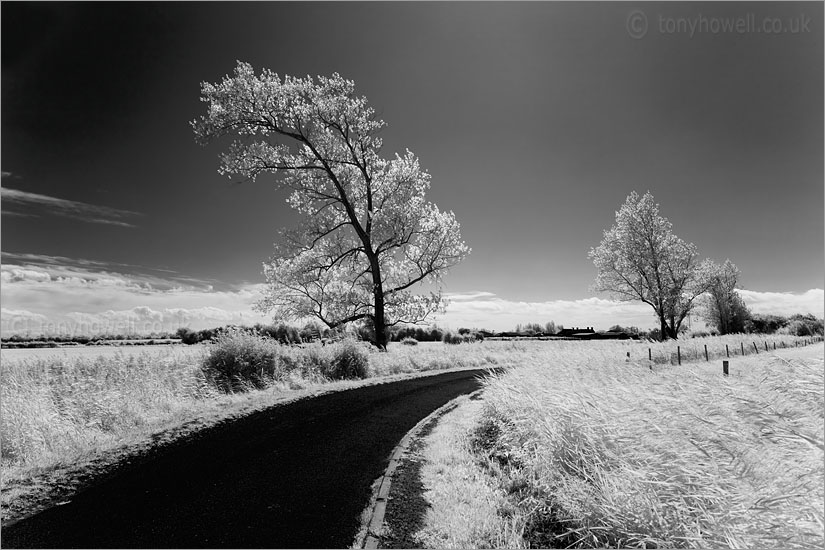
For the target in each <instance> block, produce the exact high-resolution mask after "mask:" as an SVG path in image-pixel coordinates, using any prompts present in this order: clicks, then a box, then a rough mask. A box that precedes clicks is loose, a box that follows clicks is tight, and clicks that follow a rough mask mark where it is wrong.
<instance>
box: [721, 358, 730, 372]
mask: <svg viewBox="0 0 825 550" xmlns="http://www.w3.org/2000/svg"><path fill="white" fill-rule="evenodd" d="M722 374H723V375H724V376H727V375H728V374H729V372H728V362H727V361H722Z"/></svg>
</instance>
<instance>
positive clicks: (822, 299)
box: [738, 288, 825, 317]
mask: <svg viewBox="0 0 825 550" xmlns="http://www.w3.org/2000/svg"><path fill="white" fill-rule="evenodd" d="M738 292H739V294H740V295H741V296H742V299H743V300H744V301H745V304H746V305H747V306H748V308H749V309H750V310H751V312H753V313H772V314H774V315H793V314H795V313H813V314H814V315H816V316H817V317H822V316H823V309H825V292H824V291H823V289H821V288H812V289H810V290H808V291H806V292H802V293H796V294H795V293H791V292H756V291H753V290H739V291H738Z"/></svg>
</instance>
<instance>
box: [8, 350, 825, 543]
mask: <svg viewBox="0 0 825 550" xmlns="http://www.w3.org/2000/svg"><path fill="white" fill-rule="evenodd" d="M809 342H811V340H810V339H807V340H806V339H803V338H795V337H791V336H760V337H759V338H758V339H757V338H755V337H753V336H751V335H747V336H744V335H743V336H741V337H737V336H731V337H724V338H720V337H715V338H705V339H686V340H680V341H677V342H667V343H651V342H639V341H591V342H577V341H530V342H518V341H484V342H477V343H462V344H457V345H447V344H443V343H441V342H422V343H419V344H417V345H404V344H401V343H392V344H391V345H390V347H389V350H388V352H387V353H379V352H377V351H375V350H374V349H372V348H371V347H370V346H368V345H366V344H353V343H337V344H332V345H327V346H325V347H322V346H320V345H319V344H311V345H306V346H305V347H303V348H299V347H290V346H280V345H278V344H275V343H271V342H264V343H263V344H261V343H260V342H258V343H257V344H255V345H256V346H258V348H256V351H255V354H257V355H254V354H253V355H254V357H257V359H256V360H258V359H261V358H263V360H265V361H266V362H267V364H268V365H269V364H271V365H274V367H273V368H272V369H270V371H271V372H270V373H269V374H267V373H264V372H263V369H262V370H261V377H260V378H257V379H256V383H255V384H252V385H243V384H240V385H239V384H226V383H225V382H226V381H224V383H223V384H221V383H220V380H218V379H217V378H216V376H215V372H214V369H213V370H210V369H209V368H205V365H210V364H215V363H216V362H220V361H222V359H221V356H220V355H217V356H216V355H214V354H213V352H214V350H215V346H211V345H208V344H202V345H193V346H177V345H176V346H162V347H159V349H152V348H149V347H142V348H129V349H122V348H121V349H117V348H94V349H92V348H82V347H75V348H66V349H42V350H3V352H2V361H0V376H2V386H0V407H2V411H0V445H2V450H3V455H2V489H3V502H4V506H5V505H7V504H8V503H7V501H8V500H9V499H14V498H15V495H17V494H18V492H17V491H19V490H20V487H21V484H23V485H25V483H27V481H26V480H30V479H32V478H34V477H36V476H41V477H42V476H44V475H46V476H49V475H51V474H50V472H55V471H57V472H59V471H60V470H61V469H62V468H68V467H70V466H72V465H76V464H79V463H83V462H84V461H89V460H91V459H93V458H94V457H96V456H99V455H100V454H101V453H105V452H107V451H110V450H117V449H124V448H125V449H128V448H129V446H130V445H139V444H146V442H149V443H150V444H151V443H152V442H153V441H154V440H155V439H157V436H158V434H162V433H166V431H169V430H172V431H173V430H174V429H175V427H176V426H181V425H186V424H193V423H194V424H195V425H204V424H205V423H208V422H210V421H219V420H220V419H222V418H227V417H231V416H233V415H238V414H244V412H245V411H246V412H248V411H250V410H256V409H260V408H262V407H266V406H270V405H272V404H274V403H278V402H283V401H284V400H289V399H292V398H297V397H301V396H305V395H311V394H313V393H317V392H323V391H335V390H338V389H343V388H349V387H355V386H359V385H365V384H374V383H381V382H384V381H390V380H396V379H400V378H405V377H409V376H420V375H426V372H427V371H439V372H440V371H443V370H446V369H460V368H476V367H484V366H503V367H508V370H507V372H506V373H505V374H503V375H499V376H496V377H493V378H491V379H490V380H489V381H488V384H487V387H486V390H485V394H484V401H483V403H484V406H483V407H482V408H479V410H480V412H479V413H478V415H477V418H475V419H474V420H473V422H472V425H473V428H472V429H471V434H470V437H469V439H468V440H469V441H471V445H470V447H468V449H467V450H466V451H467V452H468V453H469V454H470V455H472V456H473V457H474V458H473V460H476V461H477V463H478V464H483V465H484V467H483V469H484V472H485V473H484V475H485V477H486V478H488V479H487V482H488V485H490V487H488V489H485V491H486V492H485V493H484V494H488V496H489V494H493V493H495V495H498V496H497V497H496V499H497V500H496V502H498V503H499V505H498V511H497V514H498V517H499V519H500V522H501V526H502V527H501V531H500V532H497V533H494V534H493V535H490V533H489V531H490V529H493V531H495V521H494V519H495V517H496V513H493V514H492V516H489V514H488V516H489V517H488V519H485V522H486V523H485V525H487V527H488V529H487V532H488V533H487V535H485V536H486V538H485V539H484V541H480V540H469V541H464V542H465V543H469V544H471V545H484V546H489V545H491V544H492V545H494V546H497V547H526V546H532V547H535V546H604V545H608V546H622V545H625V546H640V547H643V546H645V545H647V546H662V545H665V546H688V547H691V546H723V547H725V546H736V545H744V546H754V545H756V546H764V545H777V544H781V545H782V546H789V547H792V546H799V547H805V546H806V545H808V543H809V542H810V541H812V540H814V537H816V536H818V537H819V538H818V539H816V541H820V542H821V537H822V517H823V514H822V504H823V493H822V485H823V481H825V479H824V478H823V454H822V451H823V442H822V432H823V428H825V426H823V370H822V359H821V357H822V354H821V351H822V350H821V344H817V346H816V347H815V348H811V347H800V349H799V350H796V349H784V350H783V347H785V348H795V346H801V345H803V344H806V343H809ZM726 344H727V346H728V347H727V349H726V348H725V345H726ZM774 345H776V347H777V350H779V351H777V352H774ZM346 346H350V348H352V346H355V347H356V348H357V349H354V352H357V353H356V355H358V356H363V357H365V358H366V361H367V362H366V365H365V370H364V371H363V373H362V375H359V376H358V377H357V378H359V379H357V380H335V379H334V378H335V376H331V375H330V373H331V372H333V371H334V369H332V367H333V366H334V365H335V361H336V357H339V356H341V355H342V352H344V351H346V350H345V348H346ZM677 346H679V352H678V353H677V351H676V349H677V348H676V347H677ZM705 346H707V349H708V358H709V359H710V361H707V362H706V361H705V355H704V353H705V351H704V350H705ZM766 347H767V348H768V349H769V351H770V353H766V352H765V351H764V350H765V348H766ZM743 348H744V349H746V356H744V357H742V356H741V355H735V354H734V351H733V350H734V349H736V350H741V349H743ZM227 349H229V350H231V349H233V348H231V347H229V348H226V347H224V351H226V350H227ZM811 349H816V350H818V353H819V355H818V357H819V362H818V364H817V363H814V364H810V363H809V362H805V361H801V360H797V359H796V358H795V356H794V354H795V353H797V354H803V355H804V354H808V355H810V354H811ZM757 352H758V355H757ZM347 353H353V349H350V350H349V352H347ZM347 353H343V355H344V356H346V355H347ZM210 354H212V355H211V356H212V359H211V360H210V361H211V363H210V362H209V361H207V358H208V357H210ZM233 354H234V352H230V353H229V355H233ZM728 354H730V355H731V357H730V359H729V361H730V364H731V366H730V376H728V377H724V376H722V372H721V358H723V357H727V355H728ZM679 356H681V358H682V365H681V366H678V365H677V364H676V363H677V362H678V357H679ZM648 357H652V358H653V360H652V361H650V360H649V359H648ZM250 361H252V360H251V359H250ZM252 362H253V363H254V361H252ZM242 363H243V362H242ZM244 364H245V363H244ZM256 364H257V363H256ZM330 369H332V370H330ZM333 374H334V373H333ZM459 463H460V461H457V462H455V465H456V467H458V468H466V464H464V465H463V466H462V465H460V464H459ZM445 472H446V473H444V476H447V477H450V468H449V467H446V470H445ZM465 475H466V473H456V475H455V476H453V477H461V478H462V479H466V477H462V476H465ZM442 477H443V476H442ZM464 483H466V482H465V481H462V484H464ZM9 489H11V490H9ZM468 498H470V497H468ZM485 498H486V497H485ZM465 500H466V499H465ZM467 504H468V506H469V507H470V508H472V507H473V503H472V502H468V503H467ZM490 517H492V518H493V519H492V520H491V519H490ZM491 522H492V523H491ZM491 525H492V526H491ZM471 531H472V530H471ZM433 537H434V538H433V539H432V540H440V539H438V538H437V534H436V535H433ZM491 541H492V542H491Z"/></svg>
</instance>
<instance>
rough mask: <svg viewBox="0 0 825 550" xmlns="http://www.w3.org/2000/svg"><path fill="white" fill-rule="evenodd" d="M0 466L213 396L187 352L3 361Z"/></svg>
mask: <svg viewBox="0 0 825 550" xmlns="http://www.w3.org/2000/svg"><path fill="white" fill-rule="evenodd" d="M0 369H1V370H0V374H2V385H0V445H2V464H3V466H9V465H30V466H33V467H34V466H45V465H47V464H49V463H50V462H54V461H59V460H65V459H67V458H68V457H73V456H76V455H77V454H78V453H82V452H84V451H88V450H89V449H94V448H98V447H101V446H106V445H107V444H109V443H112V442H113V441H116V440H117V439H118V437H119V436H120V435H121V434H124V433H127V432H130V431H135V430H139V429H140V428H142V427H144V426H147V425H151V424H153V423H156V422H157V421H158V420H160V419H165V418H169V417H172V416H174V415H175V414H176V413H178V412H181V411H183V410H188V409H191V408H192V406H193V405H194V404H195V403H196V402H198V401H201V400H204V399H208V398H210V397H212V396H214V395H215V393H216V392H215V389H214V388H213V387H212V386H210V384H208V382H207V380H206V377H205V376H204V375H203V372H202V370H201V367H200V363H199V357H198V356H197V355H193V354H191V353H186V354H177V353H175V352H172V351H171V350H170V352H169V353H166V354H163V355H160V354H157V355H152V354H147V353H139V354H129V353H118V354H116V355H114V356H109V357H98V358H93V357H84V356H78V357H74V358H72V359H69V358H64V357H54V358H40V359H34V360H29V361H27V360H22V361H3V362H2V366H1V367H0Z"/></svg>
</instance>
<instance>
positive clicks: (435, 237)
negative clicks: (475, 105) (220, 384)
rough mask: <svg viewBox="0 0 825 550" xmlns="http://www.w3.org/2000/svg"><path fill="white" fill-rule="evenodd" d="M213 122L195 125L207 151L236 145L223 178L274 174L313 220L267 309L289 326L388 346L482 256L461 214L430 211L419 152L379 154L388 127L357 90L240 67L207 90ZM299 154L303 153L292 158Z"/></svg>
mask: <svg viewBox="0 0 825 550" xmlns="http://www.w3.org/2000/svg"><path fill="white" fill-rule="evenodd" d="M201 93H202V97H201V100H202V101H204V102H206V103H207V104H208V109H207V114H206V115H205V116H202V117H200V118H199V119H197V120H195V121H193V122H192V125H193V128H194V130H195V135H196V138H197V140H198V141H199V142H201V143H203V144H205V143H208V142H210V141H212V140H214V139H215V138H218V137H220V136H225V135H232V136H234V137H235V141H233V143H232V144H231V145H230V146H229V148H228V150H227V151H226V152H225V153H224V154H223V155H222V156H221V167H220V170H219V172H221V173H222V174H227V175H230V176H231V175H235V174H237V175H240V176H242V177H243V178H245V179H246V180H255V178H256V177H258V176H260V175H262V174H272V175H275V176H276V182H277V183H278V184H279V185H280V186H281V187H282V188H286V189H288V190H289V191H290V195H289V198H288V201H287V202H288V203H289V205H290V206H291V207H292V208H294V209H295V210H297V211H298V212H300V213H301V214H302V215H303V223H302V225H301V227H300V228H299V229H298V230H295V231H286V232H284V235H283V239H282V242H281V243H280V244H279V246H278V247H277V253H276V255H275V256H274V257H273V258H272V259H271V261H270V262H268V263H266V264H264V273H265V276H266V279H267V282H268V290H267V292H266V295H265V296H264V298H263V299H262V300H261V302H260V304H259V307H260V309H261V310H262V311H264V312H273V313H274V314H275V315H276V316H278V317H281V318H285V319H300V318H306V317H314V318H317V319H319V320H320V321H322V322H323V323H325V324H326V325H327V326H329V327H330V328H333V327H337V326H340V325H342V324H344V323H349V322H353V321H360V322H367V323H368V324H369V326H370V328H371V329H372V332H373V333H374V336H373V340H372V341H373V343H374V344H375V345H376V346H378V347H379V348H381V349H385V348H386V344H387V341H388V330H387V329H388V328H389V327H392V326H394V325H396V324H398V323H419V322H422V321H423V320H424V319H426V318H427V317H428V316H429V315H430V314H431V313H433V312H435V311H438V310H439V309H441V308H442V306H443V300H442V297H441V292H440V290H437V291H436V292H432V293H430V294H429V295H427V296H423V295H416V294H413V293H412V289H413V287H415V286H416V285H417V284H419V283H424V282H429V283H433V284H435V285H436V286H438V284H439V283H440V281H441V277H442V275H443V274H444V273H445V272H446V271H447V270H448V269H449V268H450V267H451V266H453V265H455V264H457V263H458V262H460V261H461V260H462V259H463V258H464V257H465V256H466V255H467V254H468V253H469V252H470V249H469V248H468V247H467V246H466V245H465V244H464V242H463V241H462V240H461V235H460V233H459V224H458V222H457V221H456V219H455V216H454V215H453V213H452V212H442V211H440V210H439V209H438V208H437V207H436V205H435V204H433V203H430V202H427V200H426V199H425V194H426V191H427V190H428V189H429V187H430V176H429V174H427V173H426V172H424V171H422V170H421V168H420V166H419V163H418V159H417V158H416V157H415V156H414V155H413V154H412V153H411V152H409V151H408V152H407V153H406V154H405V155H403V156H399V155H396V156H395V158H394V159H391V160H386V159H384V158H382V157H381V156H380V155H379V152H380V150H381V144H382V142H381V138H379V137H378V132H379V131H380V130H381V129H382V128H383V127H384V125H385V123H384V121H383V120H380V119H378V118H376V116H375V111H374V110H373V109H372V108H371V107H369V106H368V105H367V100H366V98H364V97H358V96H356V95H355V84H354V83H353V82H352V81H350V80H345V79H344V78H342V77H341V76H339V75H338V74H334V75H332V76H331V77H318V79H317V81H316V80H313V79H312V78H311V77H306V78H294V77H289V76H286V77H284V78H283V79H282V78H280V77H279V76H278V75H277V74H275V73H273V72H271V71H269V70H264V71H263V72H262V73H261V74H260V75H255V72H254V70H253V69H252V66H251V65H249V64H247V63H241V62H238V65H237V67H236V68H235V73H234V76H232V77H229V76H227V77H225V78H224V79H223V81H222V82H220V83H218V84H210V83H206V82H205V83H203V85H202V92H201ZM290 145H293V146H294V148H291V147H290Z"/></svg>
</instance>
